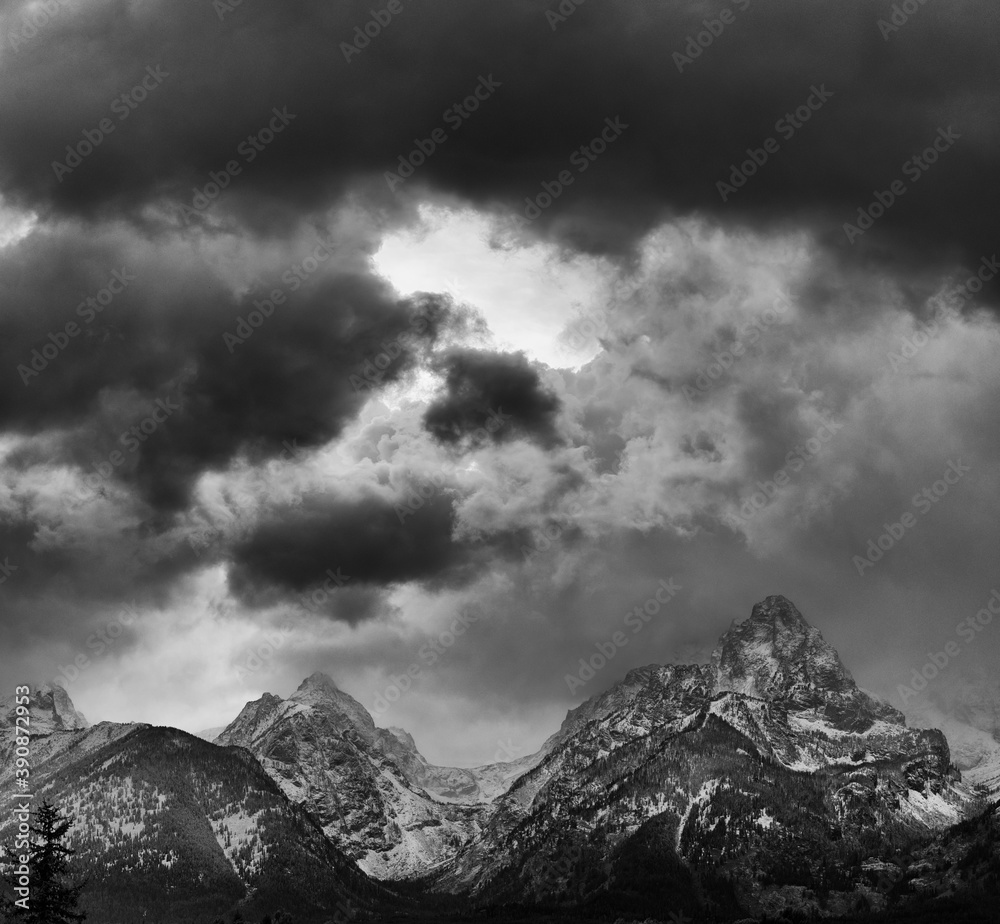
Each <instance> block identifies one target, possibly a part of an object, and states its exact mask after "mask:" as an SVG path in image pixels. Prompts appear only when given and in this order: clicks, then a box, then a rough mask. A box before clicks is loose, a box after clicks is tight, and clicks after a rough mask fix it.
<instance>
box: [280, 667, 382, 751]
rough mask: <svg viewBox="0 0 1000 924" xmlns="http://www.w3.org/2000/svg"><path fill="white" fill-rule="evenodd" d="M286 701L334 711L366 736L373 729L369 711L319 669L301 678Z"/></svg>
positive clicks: (372, 720)
mask: <svg viewBox="0 0 1000 924" xmlns="http://www.w3.org/2000/svg"><path fill="white" fill-rule="evenodd" d="M288 701H289V702H291V703H298V704H300V705H303V706H309V707H310V708H313V709H320V710H322V711H323V712H326V713H331V712H332V713H336V714H338V716H342V717H343V718H345V719H347V721H348V722H349V723H350V724H351V725H353V726H355V727H356V728H357V729H358V730H360V731H363V732H364V733H365V734H366V736H367V735H370V734H371V733H372V732H374V730H375V720H374V719H373V718H372V717H371V713H369V712H368V710H367V709H365V707H364V706H362V705H361V703H359V702H358V701H357V700H356V699H355V698H354V697H353V696H351V695H350V694H349V693H345V692H344V691H343V690H341V689H340V688H339V687H338V686H337V685H336V684H335V683H334V682H333V680H332V679H331V678H330V676H329V675H328V674H324V673H322V672H320V671H317V672H316V673H314V674H310V676H308V677H307V678H306V679H305V680H303V681H302V683H301V684H299V688H298V689H297V690H296V691H295V692H294V693H293V694H292V695H291V696H290V697H288Z"/></svg>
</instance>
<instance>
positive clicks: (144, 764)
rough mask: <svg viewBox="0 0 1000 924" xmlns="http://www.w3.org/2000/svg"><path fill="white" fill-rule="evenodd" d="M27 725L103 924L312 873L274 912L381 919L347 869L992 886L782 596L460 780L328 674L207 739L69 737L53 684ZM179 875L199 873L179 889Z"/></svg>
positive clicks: (551, 881) (941, 775)
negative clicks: (361, 914)
mask: <svg viewBox="0 0 1000 924" xmlns="http://www.w3.org/2000/svg"><path fill="white" fill-rule="evenodd" d="M31 709H32V717H33V722H34V723H36V725H35V729H36V734H35V736H34V740H33V743H32V759H33V766H34V768H35V769H34V770H33V781H34V782H35V783H36V784H37V785H38V786H39V791H40V792H43V793H45V794H49V795H52V796H54V797H55V798H57V799H59V800H61V801H63V802H64V804H66V805H69V806H71V807H72V809H73V811H74V812H76V813H77V815H78V817H79V818H80V819H81V831H80V833H79V834H78V835H77V837H78V838H80V840H79V841H78V846H80V847H81V850H82V851H83V854H82V855H83V856H84V857H85V858H87V862H88V863H90V864H91V865H92V868H93V869H94V870H95V871H97V870H101V869H103V868H104V867H103V866H102V864H105V865H106V864H107V863H111V864H112V865H114V867H115V869H119V868H120V869H119V872H108V873H107V874H106V876H107V877H110V878H107V882H105V883H104V884H103V885H102V886H101V889H102V890H103V891H101V893H100V894H101V895H102V896H104V897H103V898H101V901H104V902H105V905H106V907H105V906H102V907H104V908H105V911H107V913H108V914H111V915H112V918H108V919H109V920H111V919H118V918H113V914H119V915H120V913H124V912H128V913H129V914H133V913H134V912H137V911H138V909H139V908H140V907H145V906H144V905H142V903H141V902H139V903H138V904H137V903H136V902H132V903H131V904H129V903H128V902H126V904H124V905H122V906H121V907H118V906H116V905H115V904H114V899H113V896H114V895H115V894H116V891H117V893H122V892H123V890H125V891H127V890H128V889H131V888H132V887H133V885H135V884H138V888H139V889H140V891H142V890H145V892H143V894H147V893H148V894H147V897H149V896H152V897H151V898H149V901H150V902H152V903H153V904H154V905H155V904H156V903H157V902H160V901H161V900H162V901H163V902H166V905H164V907H172V906H170V902H172V901H173V898H172V897H171V896H175V895H179V894H181V892H183V897H184V900H185V901H188V900H190V901H192V902H194V903H195V904H198V906H199V907H202V906H203V907H204V908H205V909H209V908H213V909H214V908H216V906H217V905H218V907H220V908H221V907H222V906H221V904H219V903H218V902H214V899H213V897H212V896H213V895H224V897H226V901H228V902H229V904H230V906H232V903H233V902H244V903H247V902H249V903H250V904H247V905H246V907H247V908H251V907H256V906H255V905H253V902H255V901H258V900H259V899H260V898H261V896H270V898H268V901H272V902H273V901H275V900H277V898H278V897H279V896H281V895H282V889H283V888H284V886H283V885H282V883H283V882H284V880H285V879H286V878H287V876H285V873H284V870H286V869H291V868H295V869H302V870H305V871H307V873H308V885H307V887H306V888H304V889H298V890H297V891H296V890H293V891H292V893H289V896H288V897H287V901H288V902H291V903H293V904H295V903H298V905H300V906H301V907H302V908H303V909H304V912H305V913H306V917H308V915H309V914H312V913H314V912H315V913H316V914H320V915H321V914H322V913H324V909H330V908H331V907H333V906H334V904H336V903H337V902H340V901H341V899H342V898H344V897H347V899H348V900H349V901H351V902H357V903H359V904H358V905H356V906H352V907H361V905H364V904H365V903H366V902H367V903H368V905H369V906H371V907H374V905H372V903H373V902H374V903H375V905H378V903H379V902H385V903H387V904H386V905H385V907H389V906H392V907H397V908H398V907H399V901H400V900H401V899H400V896H399V894H397V895H395V897H394V896H393V895H392V894H391V893H390V892H384V891H380V888H381V887H380V886H378V885H377V884H376V883H373V882H372V881H371V880H370V879H369V878H367V877H366V875H365V874H366V873H367V874H368V875H370V876H372V877H375V878H377V879H406V878H417V877H420V878H424V879H425V882H428V883H430V885H429V888H430V889H431V891H433V892H438V893H457V894H460V895H462V896H463V897H464V901H465V902H466V903H467V904H470V905H473V906H475V905H479V906H489V905H496V904H502V903H516V904H531V903H533V902H544V903H546V904H549V905H553V904H554V905H556V906H561V907H563V908H564V909H566V910H568V909H570V908H573V909H576V908H590V909H596V910H597V911H598V912H599V913H603V910H606V909H609V908H615V909H616V914H617V910H620V911H622V912H624V913H628V912H634V916H635V917H647V916H649V915H650V914H652V913H654V912H655V911H656V910H657V909H662V908H664V907H668V908H670V909H672V910H673V911H674V912H677V913H684V914H688V915H690V916H694V917H699V916H701V917H709V918H713V917H714V918H717V919H719V920H727V919H733V918H739V917H746V916H747V915H751V916H755V917H761V916H763V915H771V916H779V915H782V914H787V913H788V912H791V911H794V912H797V913H803V914H807V915H820V916H823V915H836V914H845V915H846V914H849V913H852V912H854V911H856V910H857V909H858V908H859V907H862V905H858V904H857V903H858V901H859V900H863V907H872V908H876V909H877V908H880V907H883V906H884V905H885V904H886V902H888V901H893V900H896V898H894V896H896V897H898V896H897V893H899V892H900V889H901V888H902V886H900V885H899V883H900V882H905V883H911V882H912V883H916V885H915V886H914V887H913V888H914V889H916V888H917V887H918V886H919V888H920V889H924V888H925V887H926V889H931V891H932V893H933V894H935V895H940V894H950V893H948V891H947V890H949V889H952V888H953V887H954V888H958V887H959V886H958V885H957V884H960V883H961V881H962V876H963V875H964V872H963V871H964V870H965V869H966V868H967V867H968V868H972V867H971V866H970V864H972V866H974V867H975V869H976V871H977V872H976V875H977V876H978V877H979V879H982V881H983V882H988V881H993V880H992V879H990V877H991V876H994V871H993V870H994V866H992V865H991V864H994V865H995V863H996V862H997V860H996V856H997V855H998V854H997V850H1000V848H997V846H996V844H997V843H1000V841H998V839H997V837H996V823H995V817H994V816H989V818H986V816H983V818H984V819H985V820H981V821H980V822H977V823H976V825H972V826H969V825H968V824H966V826H965V827H964V828H961V829H956V828H954V827H953V826H954V825H956V823H959V822H961V821H962V819H963V818H964V817H966V816H967V815H970V814H973V813H975V812H976V811H980V810H981V809H982V805H983V801H982V795H983V792H982V790H975V789H974V788H973V787H971V786H970V785H967V783H966V782H963V781H962V780H961V779H960V774H959V773H958V772H957V770H956V769H955V768H954V767H953V766H952V765H951V754H950V751H949V747H948V743H947V741H946V740H945V738H944V736H943V735H942V734H941V732H939V731H936V730H934V729H919V728H910V727H908V726H907V725H906V722H905V720H904V719H903V716H902V715H901V714H900V713H899V712H898V711H896V710H895V709H893V708H892V707H890V706H888V705H887V704H885V703H882V702H880V701H879V700H877V699H875V698H874V697H871V696H870V695H868V694H866V693H864V692H863V691H862V690H860V689H858V687H857V685H856V684H855V682H854V680H853V678H852V677H851V675H850V673H849V671H848V670H847V669H846V668H845V666H844V665H843V664H842V662H841V661H840V658H839V656H838V654H837V652H836V651H835V650H834V649H833V648H832V647H831V646H830V645H829V644H828V643H827V642H826V641H825V640H824V639H823V637H822V635H821V633H820V632H819V631H818V630H817V629H816V628H815V627H813V626H811V625H809V623H808V622H807V621H806V620H805V619H804V618H803V617H802V615H801V613H799V611H798V610H797V609H796V608H795V606H794V605H793V604H792V603H791V602H790V601H788V600H787V599H785V598H783V597H768V598H767V599H766V600H764V601H762V602H761V603H759V604H757V605H756V606H755V607H754V608H753V611H752V612H751V614H750V617H749V618H748V619H746V620H745V621H743V622H740V623H734V624H733V626H732V627H731V628H730V629H729V630H728V631H727V632H726V633H725V634H724V635H723V636H722V638H721V639H720V640H719V643H718V646H717V647H716V649H715V652H714V654H713V657H712V659H711V662H710V663H709V664H705V665H701V664H692V665H650V666H648V667H643V668H637V669H635V670H632V671H630V672H629V673H628V674H627V676H626V677H625V679H624V680H623V681H622V682H621V683H619V684H617V685H616V686H614V687H613V688H611V689H609V690H607V691H604V692H602V693H599V694H597V695H595V696H593V697H591V698H590V699H588V700H587V701H586V702H584V703H582V704H581V705H580V706H578V707H577V708H575V709H573V710H571V711H570V712H569V713H568V714H567V716H566V719H565V721H564V722H563V723H562V725H561V727H560V728H559V729H558V730H557V731H556V732H555V733H554V734H553V735H552V736H551V737H550V738H549V739H548V740H547V741H546V742H545V744H544V745H543V747H542V748H541V749H540V750H539V751H538V753H536V754H534V755H531V756H529V757H525V758H521V759H520V760H518V761H513V762H511V763H506V764H504V763H501V764H493V765H490V766H487V767H480V768H475V769H459V768H449V767H437V766H434V765H432V764H430V763H428V761H427V760H426V759H425V758H424V757H423V756H422V755H421V754H420V752H419V750H418V749H417V746H416V742H415V741H414V740H413V738H412V736H410V735H409V734H407V733H406V732H405V731H404V730H402V729H398V728H390V729H383V728H378V727H376V725H375V723H374V720H373V719H372V717H371V716H370V715H369V714H368V712H367V711H366V710H365V709H364V707H362V706H361V705H360V703H358V702H357V701H356V700H354V699H353V698H352V697H351V696H349V695H348V694H347V693H345V692H343V691H342V690H340V689H338V688H337V686H336V684H335V683H334V682H333V681H332V680H331V679H330V678H329V677H327V676H326V675H323V674H314V675H313V676H311V677H309V678H307V679H306V680H305V681H303V683H302V684H301V685H300V687H299V688H298V690H296V691H295V693H293V694H292V695H291V696H290V697H288V698H287V699H283V698H281V697H279V696H275V695H272V694H264V695H263V696H262V697H261V698H260V699H258V700H256V701H254V702H251V703H248V704H247V705H246V706H245V707H244V709H243V710H242V711H241V712H240V714H239V716H237V718H236V719H235V720H234V721H233V722H232V723H230V725H229V726H228V727H226V728H225V730H224V731H222V732H221V734H220V735H219V736H218V738H217V744H215V745H213V744H209V743H207V742H204V741H202V740H200V739H198V738H195V737H193V736H188V735H185V734H184V733H182V732H178V731H177V730H175V729H155V728H150V727H149V726H141V725H115V724H113V723H102V724H100V725H97V726H94V727H88V726H87V725H86V720H85V719H84V718H83V717H82V716H81V715H80V714H79V713H78V712H77V711H76V710H75V709H74V708H73V705H72V703H71V702H70V701H69V697H68V696H66V694H65V691H62V690H49V689H43V690H41V691H39V692H38V693H37V694H35V695H33V697H32V702H31ZM9 711H10V704H6V705H4V706H2V707H0V714H8V713H9ZM39 730H40V731H39ZM5 735H6V737H3V738H0V758H2V760H0V792H6V793H8V794H9V793H12V792H13V791H14V790H13V786H12V785H10V784H11V783H12V780H13V777H12V774H13V766H12V761H10V760H9V757H10V754H9V748H8V747H7V745H6V744H5V742H6V741H7V740H8V739H9V731H8V732H5ZM987 737H988V736H987ZM989 740H992V739H989ZM974 743H975V744H976V748H971V745H969V743H968V742H963V744H962V746H961V747H962V752H963V754H965V753H966V751H968V754H969V755H972V756H974V757H975V758H976V761H977V763H976V766H975V768H974V769H970V776H971V777H973V779H972V782H982V783H984V784H987V785H992V786H994V787H996V786H998V785H1000V784H998V783H997V780H998V779H1000V771H998V770H997V769H996V768H997V766H1000V761H994V760H993V756H992V755H993V754H994V752H993V751H992V750H989V749H988V748H987V749H986V750H983V749H982V748H980V747H979V744H980V743H981V742H979V740H978V739H976V741H975V742H974ZM4 748H7V749H6V750H3V749H4ZM973 751H975V753H974V754H973ZM981 751H982V753H980V752H981ZM970 759H971V757H970ZM178 767H180V770H178ZM975 773H978V776H974V774H975ZM6 798H7V801H9V799H10V797H9V796H8V797H6ZM4 806H5V803H4V798H0V809H2V808H4ZM108 806H111V807H112V808H111V811H110V814H109V812H108ZM8 815H9V813H7V814H6V815H4V816H3V817H8ZM959 830H960V833H959V834H958V835H956V836H955V838H957V840H956V839H955V838H953V837H952V835H951V833H950V832H952V831H959ZM983 832H985V833H983ZM2 833H3V832H2V831H0V834H2ZM980 835H982V837H981V836H980ZM982 838H986V839H987V840H988V841H989V843H985V842H983V841H982ZM953 844H959V845H960V846H961V848H962V851H965V853H961V852H960V853H961V855H958V854H956V852H955V851H956V850H957V848H954V849H953V846H951V845H953ZM984 844H985V846H984ZM984 851H985V852H984ZM153 857H155V858H156V860H155V863H154V862H153V859H151V858H153ZM913 857H918V858H920V859H919V861H914V860H913ZM923 858H926V860H925V859H923ZM352 860H353V861H356V863H357V866H355V864H354V862H352ZM927 864H932V865H933V866H934V870H935V873H934V876H931V875H930V874H929V873H928V871H927V870H928V867H927ZM161 867H162V868H161ZM358 867H360V869H358ZM121 869H124V870H128V871H130V872H128V874H127V875H125V874H120V870H121ZM194 869H202V870H205V871H207V872H206V875H207V877H208V878H207V879H198V885H197V886H192V887H191V888H188V887H187V885H186V884H188V883H189V880H188V879H187V878H185V877H186V876H187V875H188V873H189V872H190V871H191V870H194ZM175 871H176V872H175ZM185 871H187V872H185ZM889 872H891V873H892V874H893V875H892V876H889V875H888V873H889ZM102 875H104V874H102ZM115 877H118V878H115ZM123 877H124V878H123ZM935 877H936V878H935ZM994 878H995V876H994ZM979 879H977V882H978V881H979ZM101 881H102V882H103V880H101ZM206 883H207V884H206ZM203 886H204V888H203ZM407 888H408V889H412V887H407ZM907 888H909V886H908V885H907ZM163 889H166V891H163ZM178 889H180V892H178V891H177V890H178ZM324 889H325V890H326V891H324ZM158 890H159V891H158ZM935 890H936V891H935ZM406 894H407V895H411V893H410V892H407V893H406ZM413 894H415V893H413ZM929 894H930V893H929ZM366 896H367V897H366ZM411 899H412V895H411V898H407V899H405V900H404V903H405V902H409V901H411ZM283 900H285V899H283ZM130 901H131V899H130ZM393 902H395V903H396V904H395V905H393ZM199 903H200V904H199ZM147 904H148V903H147ZM260 907H261V909H264V906H263V905H261V906H260ZM264 910H266V909H264ZM212 913H213V914H214V913H215V912H214V911H213V912H212Z"/></svg>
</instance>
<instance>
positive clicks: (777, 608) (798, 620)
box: [749, 594, 812, 631]
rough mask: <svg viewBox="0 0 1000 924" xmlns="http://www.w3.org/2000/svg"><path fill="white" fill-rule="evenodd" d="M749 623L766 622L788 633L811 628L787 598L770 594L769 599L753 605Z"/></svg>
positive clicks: (766, 598)
mask: <svg viewBox="0 0 1000 924" xmlns="http://www.w3.org/2000/svg"><path fill="white" fill-rule="evenodd" d="M749 621H750V622H764V621H766V622H768V623H770V624H771V625H774V626H775V627H778V626H780V627H782V628H785V629H787V630H789V631H799V630H801V631H808V630H809V629H811V628H812V626H810V625H809V623H808V622H806V619H805V617H804V616H803V615H802V614H801V613H800V612H799V609H798V607H797V606H796V605H795V604H794V603H792V601H791V600H789V599H788V597H785V596H782V595H781V594H772V595H771V596H770V597H765V598H764V599H763V600H761V601H760V603H755V604H754V607H753V609H752V610H751V611H750V619H749Z"/></svg>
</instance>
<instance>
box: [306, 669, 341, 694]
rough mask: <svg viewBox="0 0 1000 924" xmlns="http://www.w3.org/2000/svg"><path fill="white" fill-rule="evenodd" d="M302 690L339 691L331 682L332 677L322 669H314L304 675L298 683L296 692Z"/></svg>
mask: <svg viewBox="0 0 1000 924" xmlns="http://www.w3.org/2000/svg"><path fill="white" fill-rule="evenodd" d="M303 690H324V691H327V692H329V693H339V692H340V688H339V687H338V686H337V684H335V683H334V682H333V678H332V677H331V676H330V675H329V674H324V673H323V672H322V671H315V672H313V673H312V674H310V675H309V676H308V677H306V679H305V680H303V681H302V683H300V684H299V689H298V690H297V691H296V692H302V691H303Z"/></svg>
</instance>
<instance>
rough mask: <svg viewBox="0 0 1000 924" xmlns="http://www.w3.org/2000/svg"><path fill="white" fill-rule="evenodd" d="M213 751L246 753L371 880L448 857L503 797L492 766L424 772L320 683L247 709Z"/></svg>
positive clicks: (409, 750)
mask: <svg viewBox="0 0 1000 924" xmlns="http://www.w3.org/2000/svg"><path fill="white" fill-rule="evenodd" d="M216 743H218V744H221V745H238V746H240V747H244V748H246V749H247V750H249V751H250V752H251V753H252V754H253V755H254V756H255V757H257V759H258V760H259V761H260V763H261V765H262V766H263V767H264V769H265V770H266V771H267V773H268V774H270V776H271V777H272V778H273V779H274V780H275V782H276V783H277V784H278V785H279V786H280V787H281V789H282V791H283V792H284V793H285V794H286V795H287V796H288V798H290V799H291V800H292V801H293V802H296V803H299V804H302V805H304V806H306V807H307V808H308V809H309V810H310V811H311V812H312V813H313V815H314V816H315V817H316V818H317V819H318V820H319V822H320V824H321V825H322V826H323V830H324V832H325V833H326V834H327V836H328V837H329V838H330V839H331V840H332V841H333V842H334V843H335V844H337V845H338V846H339V847H340V848H341V849H343V850H344V851H345V852H346V853H347V854H348V855H349V856H352V857H353V858H355V859H356V860H357V862H358V864H359V865H360V866H361V868H362V869H364V870H365V871H366V872H367V873H369V874H371V875H372V876H375V877H377V878H389V879H400V878H407V877H412V876H416V875H421V874H423V873H426V872H427V871H429V870H431V869H433V868H435V867H436V866H438V865H440V864H441V863H442V862H443V861H445V860H447V859H450V858H451V857H453V856H454V855H455V853H456V852H457V851H458V849H459V848H460V847H461V846H462V845H463V844H465V843H468V842H469V841H470V840H471V839H472V838H474V837H475V836H476V835H477V834H478V833H479V830H480V827H481V825H482V821H483V819H484V818H485V817H486V816H487V815H488V814H489V811H490V808H489V804H490V801H491V800H492V799H493V798H495V797H496V796H497V795H499V794H500V792H502V791H503V790H504V789H505V788H506V786H505V785H503V784H504V783H505V782H506V780H505V775H504V773H503V772H499V773H498V772H497V770H498V768H495V767H494V768H490V767H486V768H482V770H481V771H477V770H464V769H458V768H451V767H436V766H433V765H431V764H429V763H428V762H427V761H426V760H425V759H424V757H423V755H421V754H420V753H419V751H418V750H417V748H416V744H415V743H414V741H413V738H412V737H411V736H410V735H408V734H406V732H403V731H402V730H400V729H382V728H376V727H375V723H374V721H373V719H372V717H371V716H370V715H369V714H368V712H367V711H366V710H365V708H364V707H363V706H362V705H361V704H360V703H358V702H357V700H355V699H354V698H353V697H351V696H349V695H348V694H346V693H344V692H343V691H341V690H340V689H338V688H337V686H336V684H335V683H334V682H333V681H332V680H331V679H330V678H329V677H327V676H326V675H324V674H313V675H312V676H311V677H309V678H307V679H306V680H305V681H303V683H302V685H301V686H300V687H299V688H298V690H296V691H295V693H293V694H292V696H290V697H289V698H288V699H287V700H283V699H281V698H279V697H277V696H273V695H272V694H269V693H268V694H265V695H264V696H262V697H261V698H260V699H259V700H257V701H256V702H252V703H248V704H247V706H246V707H245V708H244V709H243V711H242V712H241V713H240V714H239V716H237V718H236V719H235V721H234V722H233V723H232V724H231V725H229V726H228V727H227V728H226V729H225V730H224V731H223V732H222V734H220V735H219V737H218V738H217V739H216ZM515 772H516V771H515Z"/></svg>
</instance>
